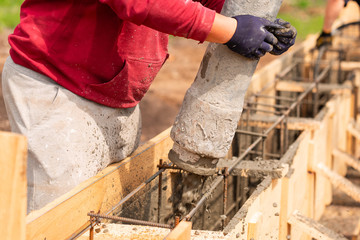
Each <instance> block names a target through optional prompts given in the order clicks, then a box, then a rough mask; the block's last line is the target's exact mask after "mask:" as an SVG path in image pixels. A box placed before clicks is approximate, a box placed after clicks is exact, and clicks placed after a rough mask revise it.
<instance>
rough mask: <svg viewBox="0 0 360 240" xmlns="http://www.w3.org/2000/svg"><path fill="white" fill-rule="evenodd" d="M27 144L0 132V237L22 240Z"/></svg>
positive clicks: (24, 225) (9, 239) (22, 137)
mask: <svg viewBox="0 0 360 240" xmlns="http://www.w3.org/2000/svg"><path fill="white" fill-rule="evenodd" d="M26 158H27V141H26V138H25V137H24V136H20V135H18V134H13V133H8V132H0V166H1V174H0V182H1V185H0V222H1V225H0V236H1V239H4V240H25V239H26V238H25V229H26V224H25V217H26V188H27V184H26Z"/></svg>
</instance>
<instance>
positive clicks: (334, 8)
mask: <svg viewBox="0 0 360 240" xmlns="http://www.w3.org/2000/svg"><path fill="white" fill-rule="evenodd" d="M349 1H350V0H328V1H327V4H326V8H325V17H324V24H323V28H322V31H321V33H320V35H319V37H318V38H317V40H316V47H317V48H320V47H321V46H325V45H331V44H332V35H331V28H332V25H333V23H334V22H335V20H336V19H337V18H338V17H339V14H340V12H341V10H342V9H343V8H344V7H346V6H347V4H348V2H349ZM354 1H356V2H357V3H358V4H359V5H360V0H354Z"/></svg>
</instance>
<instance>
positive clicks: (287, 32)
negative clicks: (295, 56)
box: [269, 18, 297, 55]
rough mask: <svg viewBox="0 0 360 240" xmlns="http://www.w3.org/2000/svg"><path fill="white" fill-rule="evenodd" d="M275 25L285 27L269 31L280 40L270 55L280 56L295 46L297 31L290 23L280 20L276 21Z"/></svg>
mask: <svg viewBox="0 0 360 240" xmlns="http://www.w3.org/2000/svg"><path fill="white" fill-rule="evenodd" d="M275 23H276V24H278V25H281V26H283V28H282V29H269V31H270V32H272V33H273V34H274V35H275V37H276V38H277V40H278V42H277V43H276V44H274V49H273V50H272V51H271V52H270V53H271V54H273V55H280V54H283V53H284V52H286V51H287V50H288V49H289V48H290V47H291V46H292V45H294V43H295V39H296V35H297V31H296V29H295V28H294V27H293V26H291V24H290V23H289V22H286V21H284V20H282V19H280V18H278V19H276V20H275Z"/></svg>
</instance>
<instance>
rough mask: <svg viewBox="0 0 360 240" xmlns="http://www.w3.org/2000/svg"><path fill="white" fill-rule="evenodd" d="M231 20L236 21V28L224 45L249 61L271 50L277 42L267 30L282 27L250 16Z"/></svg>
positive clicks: (239, 16) (240, 16)
mask: <svg viewBox="0 0 360 240" xmlns="http://www.w3.org/2000/svg"><path fill="white" fill-rule="evenodd" d="M233 18H235V19H236V21H237V27H236V31H235V33H234V35H233V36H232V38H231V39H230V40H229V41H228V42H227V43H225V45H226V46H228V48H229V49H231V50H232V51H234V52H236V53H239V54H240V55H243V56H244V57H247V58H250V59H259V58H260V57H262V56H264V55H265V53H266V52H270V51H272V50H273V45H275V44H276V43H277V42H278V40H277V39H276V37H275V36H274V34H272V33H271V32H269V31H268V29H269V28H272V29H278V28H279V29H280V28H283V27H282V26H280V25H278V24H276V23H273V22H270V21H269V20H267V19H265V18H260V17H255V16H252V15H238V16H235V17H233Z"/></svg>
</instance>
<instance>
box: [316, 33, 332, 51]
mask: <svg viewBox="0 0 360 240" xmlns="http://www.w3.org/2000/svg"><path fill="white" fill-rule="evenodd" d="M332 40H333V37H332V35H331V32H330V33H326V32H324V31H322V32H321V34H320V35H319V37H318V38H317V39H316V48H320V47H322V46H326V45H328V46H331V44H332Z"/></svg>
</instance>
